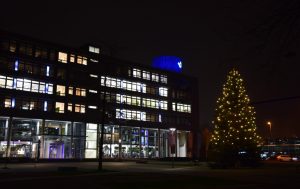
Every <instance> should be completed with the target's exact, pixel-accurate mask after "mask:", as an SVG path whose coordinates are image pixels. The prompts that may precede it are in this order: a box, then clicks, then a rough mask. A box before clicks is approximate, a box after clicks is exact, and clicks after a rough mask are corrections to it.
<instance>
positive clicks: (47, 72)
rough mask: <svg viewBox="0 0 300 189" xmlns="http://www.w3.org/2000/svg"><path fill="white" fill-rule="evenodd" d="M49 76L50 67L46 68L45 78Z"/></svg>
mask: <svg viewBox="0 0 300 189" xmlns="http://www.w3.org/2000/svg"><path fill="white" fill-rule="evenodd" d="M49 75H50V66H47V67H46V76H49Z"/></svg>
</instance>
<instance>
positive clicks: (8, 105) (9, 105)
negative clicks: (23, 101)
mask: <svg viewBox="0 0 300 189" xmlns="http://www.w3.org/2000/svg"><path fill="white" fill-rule="evenodd" d="M4 107H5V108H12V107H13V106H12V99H11V98H5V100H4Z"/></svg>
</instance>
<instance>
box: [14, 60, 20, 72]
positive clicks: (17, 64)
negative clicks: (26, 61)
mask: <svg viewBox="0 0 300 189" xmlns="http://www.w3.org/2000/svg"><path fill="white" fill-rule="evenodd" d="M18 70H19V61H18V60H16V61H15V71H18Z"/></svg>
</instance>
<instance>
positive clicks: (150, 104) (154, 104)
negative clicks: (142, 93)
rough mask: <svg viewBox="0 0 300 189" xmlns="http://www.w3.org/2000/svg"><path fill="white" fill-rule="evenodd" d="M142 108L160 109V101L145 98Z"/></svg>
mask: <svg viewBox="0 0 300 189" xmlns="http://www.w3.org/2000/svg"><path fill="white" fill-rule="evenodd" d="M142 106H143V107H147V108H156V109H158V108H159V101H158V100H155V99H150V98H143V101H142Z"/></svg>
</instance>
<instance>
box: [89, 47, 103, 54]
mask: <svg viewBox="0 0 300 189" xmlns="http://www.w3.org/2000/svg"><path fill="white" fill-rule="evenodd" d="M89 52H92V53H96V54H99V53H100V49H99V48H97V47H93V46H89Z"/></svg>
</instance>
